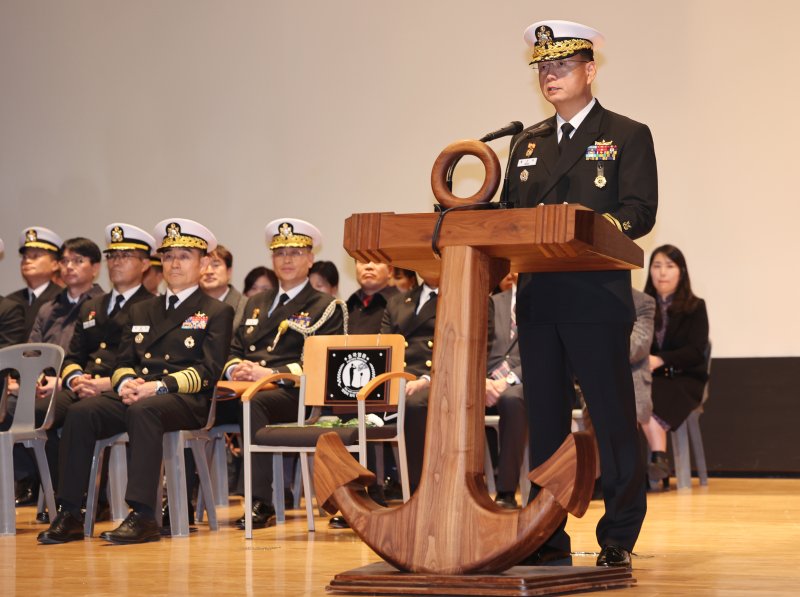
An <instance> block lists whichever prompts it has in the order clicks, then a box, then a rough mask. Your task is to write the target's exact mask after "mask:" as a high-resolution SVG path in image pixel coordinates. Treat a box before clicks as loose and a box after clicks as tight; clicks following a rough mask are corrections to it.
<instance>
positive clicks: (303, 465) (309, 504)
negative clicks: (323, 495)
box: [300, 452, 314, 533]
mask: <svg viewBox="0 0 800 597" xmlns="http://www.w3.org/2000/svg"><path fill="white" fill-rule="evenodd" d="M300 469H301V470H302V471H303V493H305V494H306V518H307V519H308V532H309V533H313V532H314V502H313V499H312V496H313V495H314V492H313V491H312V489H311V475H310V474H309V467H308V454H307V453H305V452H301V453H300Z"/></svg>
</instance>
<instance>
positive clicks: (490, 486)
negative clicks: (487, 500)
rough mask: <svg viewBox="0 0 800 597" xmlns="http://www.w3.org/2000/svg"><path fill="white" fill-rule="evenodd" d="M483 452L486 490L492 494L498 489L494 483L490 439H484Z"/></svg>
mask: <svg viewBox="0 0 800 597" xmlns="http://www.w3.org/2000/svg"><path fill="white" fill-rule="evenodd" d="M484 444H485V447H484V450H483V474H484V476H485V477H486V489H487V490H488V491H489V493H490V494H494V493H496V492H497V487H496V486H495V483H494V467H493V466H492V453H491V452H490V451H489V438H484Z"/></svg>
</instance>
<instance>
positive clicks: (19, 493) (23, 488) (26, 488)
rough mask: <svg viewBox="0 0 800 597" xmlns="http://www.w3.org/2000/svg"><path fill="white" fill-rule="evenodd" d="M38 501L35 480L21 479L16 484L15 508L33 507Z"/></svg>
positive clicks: (37, 485) (37, 488) (37, 483)
mask: <svg viewBox="0 0 800 597" xmlns="http://www.w3.org/2000/svg"><path fill="white" fill-rule="evenodd" d="M38 500H39V482H38V481H37V480H36V479H30V478H28V479H23V480H22V481H18V482H17V490H16V504H17V506H33V505H34V504H35V503H36V502H37V501H38Z"/></svg>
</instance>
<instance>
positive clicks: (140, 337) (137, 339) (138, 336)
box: [133, 332, 144, 344]
mask: <svg viewBox="0 0 800 597" xmlns="http://www.w3.org/2000/svg"><path fill="white" fill-rule="evenodd" d="M142 340H144V334H142V333H141V332H139V333H138V334H136V337H135V338H134V339H133V341H134V342H136V344H141V343H142Z"/></svg>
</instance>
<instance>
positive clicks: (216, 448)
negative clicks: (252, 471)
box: [210, 434, 228, 507]
mask: <svg viewBox="0 0 800 597" xmlns="http://www.w3.org/2000/svg"><path fill="white" fill-rule="evenodd" d="M210 445H211V484H212V487H213V488H214V500H215V502H214V503H215V504H216V505H217V506H220V507H224V506H227V505H228V460H227V453H226V449H225V434H222V435H218V436H216V437H214V438H212V440H211V442H210Z"/></svg>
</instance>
